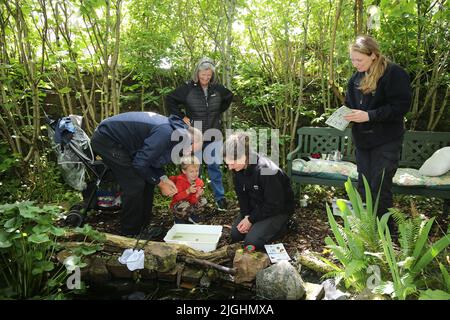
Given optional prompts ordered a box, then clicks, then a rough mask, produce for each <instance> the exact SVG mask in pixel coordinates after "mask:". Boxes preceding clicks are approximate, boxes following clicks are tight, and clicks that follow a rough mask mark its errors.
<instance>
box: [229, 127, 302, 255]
mask: <svg viewBox="0 0 450 320" xmlns="http://www.w3.org/2000/svg"><path fill="white" fill-rule="evenodd" d="M249 140H250V139H249V136H247V135H245V134H243V133H238V134H234V135H231V136H230V137H229V138H228V139H227V140H226V142H225V145H224V148H225V149H224V155H225V156H224V158H225V159H224V160H225V163H226V164H227V166H228V168H229V169H230V170H232V171H233V183H234V188H235V191H236V195H237V198H238V202H239V207H240V213H239V214H238V216H237V218H236V220H235V221H234V223H233V226H232V228H231V239H232V242H237V241H242V240H244V245H245V246H247V245H253V246H255V247H256V249H263V248H264V245H265V244H268V243H270V242H271V241H273V240H276V239H277V238H279V237H281V236H282V235H283V234H284V233H285V232H286V231H287V223H288V220H289V218H290V216H291V215H292V214H293V213H294V205H295V204H294V192H293V191H292V188H291V182H290V179H289V177H288V176H287V175H286V174H285V173H284V172H283V171H282V170H281V169H280V168H279V167H278V166H277V165H276V164H275V163H274V162H273V161H272V160H270V159H269V158H267V157H265V156H262V155H259V154H257V153H255V152H254V151H253V150H252V149H251V147H250V142H249Z"/></svg>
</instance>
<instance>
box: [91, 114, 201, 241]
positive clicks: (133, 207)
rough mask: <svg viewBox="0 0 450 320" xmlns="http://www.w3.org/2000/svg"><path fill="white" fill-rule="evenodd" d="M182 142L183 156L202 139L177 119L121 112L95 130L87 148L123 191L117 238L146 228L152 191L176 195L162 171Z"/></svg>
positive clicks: (150, 209) (150, 214) (175, 189)
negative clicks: (119, 234)
mask: <svg viewBox="0 0 450 320" xmlns="http://www.w3.org/2000/svg"><path fill="white" fill-rule="evenodd" d="M180 139H182V140H181V141H180ZM186 141H188V142H189V145H187V146H186V145H185V147H184V148H183V152H184V153H190V152H195V151H198V150H200V149H201V147H202V134H201V132H200V131H199V130H197V129H195V128H193V127H190V126H188V125H186V124H185V123H184V122H183V120H182V119H181V118H179V117H177V116H170V117H169V118H168V117H165V116H162V115H160V114H157V113H153V112H126V113H122V114H118V115H115V116H112V117H110V118H107V119H105V120H103V121H102V122H101V123H100V124H99V126H98V127H97V129H96V130H95V132H94V135H93V137H92V140H91V144H92V148H93V150H94V151H95V152H96V153H97V154H99V155H100V156H101V157H102V159H103V162H104V163H105V164H106V165H107V166H108V167H109V168H110V169H111V171H112V172H113V174H114V177H115V179H116V181H117V183H118V184H119V185H120V187H121V189H122V214H121V217H120V225H121V226H120V227H121V233H122V235H125V236H129V237H132V236H136V235H138V234H139V233H140V232H141V231H142V230H143V229H144V228H145V227H146V226H147V225H148V223H149V222H150V218H151V216H152V207H153V193H154V188H155V185H158V187H159V188H160V190H161V193H162V194H163V195H165V196H173V195H174V194H175V193H176V192H177V188H176V187H175V184H174V183H173V182H172V181H170V180H169V179H167V176H166V175H165V174H164V170H163V166H164V165H166V164H168V163H170V162H172V161H173V160H174V159H172V156H171V155H172V150H173V149H174V147H175V146H176V145H177V144H179V143H183V142H186ZM179 146H180V145H179ZM180 150H181V148H180ZM174 151H175V150H174ZM174 156H176V155H175V154H174Z"/></svg>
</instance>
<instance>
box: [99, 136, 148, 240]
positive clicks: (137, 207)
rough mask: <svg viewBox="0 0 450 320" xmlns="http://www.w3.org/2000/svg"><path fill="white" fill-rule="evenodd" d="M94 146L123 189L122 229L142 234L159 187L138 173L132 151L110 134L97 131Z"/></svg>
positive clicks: (130, 232) (124, 231)
mask: <svg viewBox="0 0 450 320" xmlns="http://www.w3.org/2000/svg"><path fill="white" fill-rule="evenodd" d="M91 145H92V148H93V150H94V152H95V153H97V154H99V155H100V156H101V157H102V159H103V162H104V163H105V164H106V165H107V166H108V167H109V168H110V169H111V171H112V173H113V175H114V178H115V179H116V181H117V183H118V184H119V185H120V188H121V190H122V211H121V216H120V228H121V232H122V233H123V234H127V235H135V234H138V233H139V232H140V231H141V230H142V228H144V227H146V226H147V225H148V223H149V222H150V219H151V216H152V207H153V193H154V190H155V186H154V185H153V184H151V183H148V182H147V181H146V180H145V179H144V178H143V177H141V176H140V175H139V174H138V173H137V172H136V170H135V169H134V167H133V164H132V162H133V159H132V158H131V156H130V155H129V154H128V151H127V150H125V149H124V148H123V147H122V146H121V145H119V144H117V143H116V142H114V141H112V140H111V139H110V138H109V137H108V136H106V135H104V134H101V133H98V132H95V133H94V136H93V137H92V139H91Z"/></svg>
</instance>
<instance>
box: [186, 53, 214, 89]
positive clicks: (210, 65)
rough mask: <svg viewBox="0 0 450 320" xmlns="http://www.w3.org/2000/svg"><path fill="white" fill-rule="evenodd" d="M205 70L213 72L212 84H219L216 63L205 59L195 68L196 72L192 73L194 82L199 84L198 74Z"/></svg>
mask: <svg viewBox="0 0 450 320" xmlns="http://www.w3.org/2000/svg"><path fill="white" fill-rule="evenodd" d="M204 70H211V71H212V77H211V80H210V83H211V84H214V83H216V82H217V80H216V66H215V65H214V62H213V60H212V59H210V58H207V57H204V58H201V59H200V60H199V61H198V63H197V65H196V66H195V69H194V72H193V73H192V80H193V81H194V82H195V83H198V73H199V72H200V71H204Z"/></svg>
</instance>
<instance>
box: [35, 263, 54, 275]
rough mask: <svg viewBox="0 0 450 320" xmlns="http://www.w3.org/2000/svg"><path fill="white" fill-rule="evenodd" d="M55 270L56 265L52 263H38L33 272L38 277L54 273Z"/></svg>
mask: <svg viewBox="0 0 450 320" xmlns="http://www.w3.org/2000/svg"><path fill="white" fill-rule="evenodd" d="M53 268H55V264H54V263H53V262H50V261H38V262H37V263H36V267H35V268H34V269H33V270H32V271H31V273H32V274H33V275H38V274H41V273H43V272H48V271H52V270H53Z"/></svg>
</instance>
